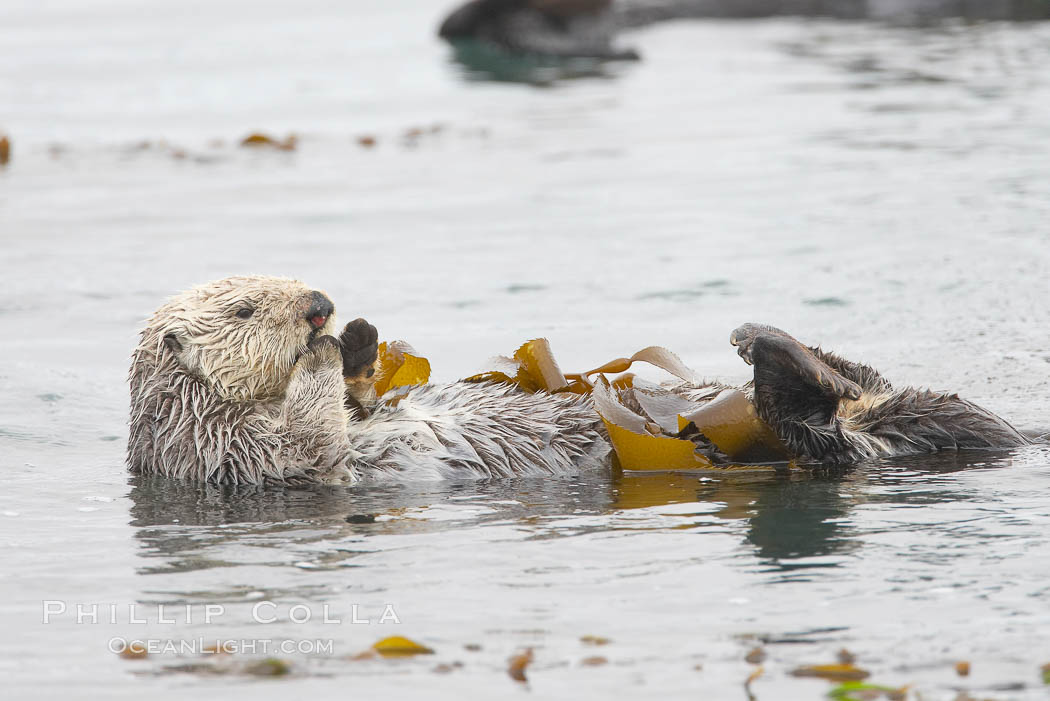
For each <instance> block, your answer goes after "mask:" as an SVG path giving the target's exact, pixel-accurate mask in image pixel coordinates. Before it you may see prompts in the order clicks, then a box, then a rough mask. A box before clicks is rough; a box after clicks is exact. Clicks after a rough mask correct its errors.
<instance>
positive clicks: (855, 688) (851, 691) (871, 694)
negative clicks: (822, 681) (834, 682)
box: [828, 682, 908, 701]
mask: <svg viewBox="0 0 1050 701" xmlns="http://www.w3.org/2000/svg"><path fill="white" fill-rule="evenodd" d="M828 696H829V697H831V698H833V699H836V700H837V701H870V700H871V699H879V698H886V699H889V701H904V699H905V698H907V696H908V687H907V686H902V687H900V688H894V687H892V686H882V685H880V684H866V683H864V682H843V683H842V684H840V685H839V686H836V687H835V688H834V689H832V690H831V691H829V692H828Z"/></svg>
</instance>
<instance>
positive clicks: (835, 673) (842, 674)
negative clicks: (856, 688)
mask: <svg viewBox="0 0 1050 701" xmlns="http://www.w3.org/2000/svg"><path fill="white" fill-rule="evenodd" d="M790 674H791V676H793V677H819V678H820V679H827V680H828V681H833V682H850V681H854V682H859V681H863V680H865V679H867V678H868V677H869V676H870V674H869V673H868V671H867V670H864V669H861V668H860V667H856V666H854V665H851V664H811V665H804V666H802V667H796V668H795V669H793V670H791V672H790Z"/></svg>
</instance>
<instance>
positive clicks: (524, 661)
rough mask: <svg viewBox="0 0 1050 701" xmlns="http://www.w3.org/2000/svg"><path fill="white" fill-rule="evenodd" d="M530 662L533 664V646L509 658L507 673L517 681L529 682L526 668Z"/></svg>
mask: <svg viewBox="0 0 1050 701" xmlns="http://www.w3.org/2000/svg"><path fill="white" fill-rule="evenodd" d="M530 664H532V648H531V647H530V648H526V649H525V651H524V652H522V653H519V654H517V655H514V656H513V657H511V658H510V659H509V660H507V674H508V675H510V678H511V679H513V680H514V681H516V682H522V683H524V682H527V681H528V678H527V677H526V676H525V668H526V667H528V666H529V665H530Z"/></svg>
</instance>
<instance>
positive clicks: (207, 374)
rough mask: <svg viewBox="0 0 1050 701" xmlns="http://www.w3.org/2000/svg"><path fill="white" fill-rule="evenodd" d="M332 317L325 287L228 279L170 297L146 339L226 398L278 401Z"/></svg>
mask: <svg viewBox="0 0 1050 701" xmlns="http://www.w3.org/2000/svg"><path fill="white" fill-rule="evenodd" d="M334 315H335V307H334V305H333V304H332V302H331V300H329V299H328V297H327V296H326V295H325V294H324V293H323V292H318V291H316V290H312V289H310V288H309V287H307V286H306V285H304V284H303V283H301V282H299V281H298V280H289V279H286V278H277V277H264V276H246V277H230V278H226V279H224V280H217V281H215V282H210V283H207V284H204V285H201V286H199V287H195V288H193V289H191V290H188V291H187V292H184V293H182V294H180V295H178V296H176V297H174V298H172V299H171V300H170V301H168V303H167V304H165V305H164V306H163V307H161V308H160V309H158V310H157V312H156V314H154V316H153V318H152V319H151V320H150V323H149V326H148V327H147V329H146V332H145V333H144V334H143V342H144V344H145V343H148V342H149V341H150V340H151V339H152V340H153V341H154V343H157V351H158V353H164V352H168V353H172V354H174V356H175V359H176V361H177V362H178V364H179V365H180V366H181V367H182V368H183V369H184V370H186V371H187V372H189V373H190V374H192V375H194V376H196V377H198V378H199V379H201V380H204V381H205V382H207V383H208V385H209V386H210V387H211V388H212V390H213V391H215V392H216V393H218V394H219V395H220V396H221V397H223V398H224V399H229V400H245V399H273V398H275V397H278V396H280V395H281V394H282V393H283V392H284V390H285V386H286V385H287V383H288V379H289V377H290V376H291V372H292V367H293V366H294V365H295V362H296V361H297V360H298V359H299V356H301V355H302V354H303V353H304V352H305V351H306V349H307V344H308V343H309V342H310V340H311V339H312V338H314V337H315V336H319V335H323V334H327V333H330V330H331V329H334V328H335V316H334ZM161 344H162V346H163V347H162V346H161Z"/></svg>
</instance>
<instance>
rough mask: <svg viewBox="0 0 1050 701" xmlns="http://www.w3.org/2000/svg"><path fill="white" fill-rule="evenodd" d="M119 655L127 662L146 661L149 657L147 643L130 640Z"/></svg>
mask: <svg viewBox="0 0 1050 701" xmlns="http://www.w3.org/2000/svg"><path fill="white" fill-rule="evenodd" d="M118 654H119V655H120V656H121V658H123V659H125V660H144V659H146V658H147V657H149V651H148V650H146V643H144V642H142V641H141V640H129V641H128V642H127V644H126V645H125V646H124V649H123V650H121V651H120V652H119V653H118Z"/></svg>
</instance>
